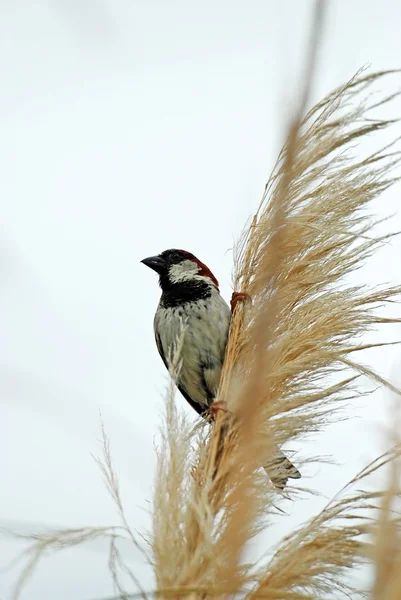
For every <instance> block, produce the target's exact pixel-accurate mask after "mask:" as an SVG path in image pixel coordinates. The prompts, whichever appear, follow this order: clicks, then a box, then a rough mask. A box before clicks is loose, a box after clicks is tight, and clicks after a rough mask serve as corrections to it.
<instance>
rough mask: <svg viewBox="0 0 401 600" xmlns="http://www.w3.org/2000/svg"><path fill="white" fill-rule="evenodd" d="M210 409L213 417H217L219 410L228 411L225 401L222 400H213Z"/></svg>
mask: <svg viewBox="0 0 401 600" xmlns="http://www.w3.org/2000/svg"><path fill="white" fill-rule="evenodd" d="M209 410H210V416H211V418H212V419H215V418H216V415H217V413H218V412H219V411H222V412H228V411H227V409H226V407H225V403H224V402H223V401H222V400H215V401H214V402H212V404H211V405H210V409H209Z"/></svg>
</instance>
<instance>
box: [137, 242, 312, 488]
mask: <svg viewBox="0 0 401 600" xmlns="http://www.w3.org/2000/svg"><path fill="white" fill-rule="evenodd" d="M141 262H142V263H143V264H144V265H146V266H147V267H149V268H150V269H152V270H153V271H156V273H157V274H158V275H159V285H160V287H161V290H162V294H161V298H160V301H159V305H158V307H157V310H156V314H155V317H154V323H153V326H154V334H155V339H156V345H157V349H158V351H159V354H160V356H161V358H162V360H163V362H164V364H165V366H166V368H167V369H169V359H170V356H171V352H172V350H173V348H174V347H175V345H176V344H177V340H178V339H179V337H180V335H183V338H182V345H181V355H180V359H181V368H180V370H179V373H178V375H177V377H176V380H175V384H176V385H177V387H178V389H179V391H180V392H181V394H182V395H183V396H184V398H185V399H186V400H187V402H188V403H189V404H190V405H191V406H192V408H193V409H194V410H195V411H196V412H197V413H198V414H199V415H201V416H202V417H205V418H208V417H210V414H211V409H210V407H211V405H212V404H213V402H214V401H215V398H216V396H217V391H218V388H219V382H220V375H221V370H222V367H223V362H224V355H225V350H226V345H227V340H228V332H229V328H230V320H231V310H230V308H229V306H228V305H227V303H226V302H225V300H224V299H223V298H222V296H221V295H220V291H219V283H218V281H217V279H216V277H215V276H214V275H213V273H212V272H211V271H210V269H209V268H208V267H207V266H206V265H205V264H204V263H203V262H201V261H200V260H199V259H198V258H196V256H194V255H193V254H191V253H190V252H186V251H185V250H177V249H170V250H165V251H164V252H161V254H158V255H156V256H149V257H148V258H144V259H143V260H142V261H141ZM241 295H243V294H237V296H241ZM234 296H235V294H234V295H233V299H234ZM234 304H235V303H234V302H233V300H232V304H231V305H232V307H233V305H234ZM183 328H184V329H183ZM265 470H266V471H267V473H268V475H269V477H270V480H271V481H272V483H273V484H274V485H275V487H276V488H278V489H280V490H283V489H284V487H285V486H286V484H287V480H288V479H289V478H291V479H299V478H300V477H301V474H300V472H299V471H298V470H297V469H296V468H295V467H294V465H293V464H292V463H291V462H290V461H289V460H288V458H287V457H286V456H285V455H284V454H283V453H282V452H281V450H280V449H279V448H278V447H277V449H276V450H275V453H274V456H273V458H272V460H271V462H270V464H269V466H266V467H265Z"/></svg>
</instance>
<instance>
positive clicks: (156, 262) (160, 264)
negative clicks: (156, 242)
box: [141, 255, 166, 275]
mask: <svg viewBox="0 0 401 600" xmlns="http://www.w3.org/2000/svg"><path fill="white" fill-rule="evenodd" d="M141 263H143V264H144V265H146V266H147V267H149V268H150V269H153V270H154V271H156V273H159V275H160V274H161V273H162V272H163V271H164V270H165V268H166V261H165V260H164V258H162V257H161V256H159V255H158V256H149V257H148V258H144V259H143V260H141Z"/></svg>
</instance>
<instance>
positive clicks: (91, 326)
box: [0, 0, 401, 600]
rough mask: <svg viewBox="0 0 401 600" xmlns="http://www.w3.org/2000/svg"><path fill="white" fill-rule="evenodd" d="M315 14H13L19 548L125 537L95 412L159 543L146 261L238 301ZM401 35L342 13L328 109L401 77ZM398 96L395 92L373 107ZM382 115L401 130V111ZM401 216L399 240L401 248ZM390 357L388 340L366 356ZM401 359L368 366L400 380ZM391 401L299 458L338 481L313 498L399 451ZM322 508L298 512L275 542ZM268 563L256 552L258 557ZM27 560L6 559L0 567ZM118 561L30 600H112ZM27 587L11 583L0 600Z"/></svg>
mask: <svg viewBox="0 0 401 600" xmlns="http://www.w3.org/2000/svg"><path fill="white" fill-rule="evenodd" d="M312 7H313V3H312V2H302V3H301V2H299V1H296V0H293V1H281V2H269V1H267V0H252V1H251V2H240V1H238V0H213V1H212V0H204V1H203V2H193V1H184V0H169V1H168V2H166V1H165V0H159V1H157V0H142V1H139V0H103V1H102V0H48V1H47V2H45V1H44V0H38V1H37V2H32V1H31V0H19V1H17V0H15V1H14V2H8V3H2V6H1V8H0V48H1V51H0V72H1V92H0V119H1V128H0V132H1V133H0V165H1V176H0V198H1V207H2V208H1V215H2V218H1V225H0V236H1V237H0V265H1V267H0V268H1V271H0V273H1V277H0V286H1V294H0V305H1V312H0V319H1V326H0V327H1V338H0V440H1V453H0V470H1V471H0V472H1V492H0V521H1V523H0V525H1V526H4V527H8V528H11V529H14V530H16V531H19V532H22V533H24V532H28V531H31V530H32V529H35V528H36V529H39V528H40V527H44V526H55V527H59V526H81V525H108V524H114V523H117V515H116V512H115V509H114V506H113V504H112V501H111V499H110V498H109V496H108V494H107V492H106V490H105V488H104V486H103V483H102V480H101V476H100V473H99V471H98V469H97V467H96V465H95V463H94V461H93V458H92V457H91V453H95V454H97V453H99V444H98V438H99V410H101V412H102V414H103V418H104V421H105V426H106V429H107V432H108V434H109V436H110V438H111V443H112V452H113V457H114V463H115V466H116V468H117V471H118V473H119V476H120V480H121V486H122V493H123V497H124V499H125V504H126V510H127V514H128V516H129V518H130V521H131V523H132V524H133V527H134V528H137V529H139V530H140V531H146V529H148V528H149V526H150V520H149V502H150V500H151V497H152V490H151V487H152V480H153V472H154V465H155V455H154V449H153V441H154V437H155V435H156V433H157V427H158V425H159V423H160V413H161V411H162V407H163V390H164V387H165V383H166V377H165V372H164V367H163V365H162V362H161V360H160V358H159V357H158V355H157V351H156V348H155V345H154V340H153V331H152V320H153V313H154V310H155V308H156V305H157V302H158V297H159V290H158V287H157V278H156V276H155V275H154V274H153V273H152V272H151V271H150V270H148V269H146V268H145V267H144V266H143V265H141V264H140V260H141V259H142V258H144V257H145V256H148V255H150V254H156V253H158V252H160V251H162V250H164V249H166V248H169V247H178V248H185V249H187V250H190V251H192V252H193V253H195V254H196V255H198V256H199V258H200V259H201V260H203V261H204V262H206V263H207V264H208V265H209V266H210V268H211V269H212V271H213V272H214V273H215V274H216V276H217V278H218V279H219V280H220V283H221V289H222V292H223V295H224V296H225V297H226V298H227V299H228V298H229V296H230V294H231V288H230V282H231V265H232V254H231V252H230V248H231V247H232V245H233V240H234V239H235V238H236V237H237V236H238V234H239V233H240V231H241V229H242V226H243V224H244V223H245V220H246V219H247V217H248V216H249V215H250V214H251V213H252V212H253V211H254V210H255V207H256V205H257V203H258V201H259V198H260V196H261V193H262V191H263V187H264V183H265V182H266V180H267V177H268V174H269V172H270V169H271V168H272V165H273V161H274V159H275V157H276V155H277V152H278V150H279V148H280V146H281V143H282V140H283V136H284V132H285V124H286V123H287V119H288V116H289V115H290V113H291V110H292V109H293V108H295V107H296V105H297V102H298V99H299V85H298V80H299V78H300V73H301V71H300V69H301V66H302V63H303V57H304V49H305V44H306V42H307V39H308V32H309V27H310V22H311V10H312ZM400 23H401V3H400V2H398V1H397V0H394V1H390V0H387V1H384V0H382V1H381V2H380V3H379V2H376V1H375V0H369V1H367V0H354V1H353V2H348V1H346V0H342V1H338V2H334V3H332V4H331V5H329V10H328V13H327V15H326V27H325V39H324V43H323V45H322V47H321V53H320V60H319V65H318V72H317V77H316V80H315V86H314V93H313V99H315V100H317V99H319V98H320V97H321V96H322V95H324V94H326V93H327V92H329V91H330V90H331V89H332V88H333V87H335V86H337V85H339V84H341V83H344V82H345V81H346V80H347V79H349V78H350V77H351V76H352V75H353V74H354V73H355V72H356V71H357V70H358V69H359V68H360V67H362V66H364V65H368V64H370V65H371V68H372V70H380V69H388V68H397V67H399V66H400V63H399V58H400V56H401V41H400V37H399V28H400ZM400 82H401V78H400V77H398V78H389V79H388V80H387V79H386V80H385V81H383V83H382V84H381V87H380V88H379V89H381V90H382V91H383V92H386V91H387V92H389V91H394V90H395V89H398V88H399V87H401V86H400ZM381 114H382V115H383V116H385V117H386V116H394V115H400V114H401V102H399V101H397V102H396V103H395V104H394V105H393V106H392V107H391V108H390V107H384V108H383V111H382V113H381ZM396 132H398V133H399V130H394V134H395V133H396ZM374 143H375V144H377V142H374ZM375 147H376V146H375ZM400 191H401V187H400V186H399V185H398V186H396V187H394V188H393V189H392V190H391V191H389V192H388V193H387V194H385V195H384V196H383V197H382V198H380V200H378V201H377V202H376V203H375V206H374V208H375V211H376V213H377V215H378V216H383V215H385V214H388V213H389V212H396V211H397V210H398V208H399V198H400ZM400 215H401V213H398V215H397V216H396V217H394V219H393V221H392V223H391V228H392V229H397V228H398V229H401V216H400ZM389 227H390V226H389ZM400 251H401V246H400V242H398V241H393V242H392V243H391V244H390V245H388V246H387V247H386V248H385V249H384V251H382V252H381V253H380V254H379V255H378V256H377V257H376V258H375V259H374V260H373V261H371V264H370V265H369V266H368V267H366V268H365V269H364V270H363V271H362V273H359V274H358V281H364V282H367V283H370V284H375V283H380V282H389V283H391V282H393V283H399V281H400V264H401V263H400ZM394 310H396V309H393V312H392V313H391V314H397V310H396V312H395V313H394ZM398 312H399V311H398ZM387 314H390V313H387ZM400 333H401V332H400V330H398V337H400V336H399V334H400ZM395 337H397V331H396V329H395V328H394V327H391V326H390V328H387V331H386V330H384V331H380V332H379V333H378V334H377V335H376V336H374V338H373V339H376V340H377V339H379V338H380V339H390V338H392V339H394V338H395ZM398 352H399V351H398V350H397V347H393V348H390V349H389V348H387V349H386V348H384V349H381V350H378V351H370V353H369V354H368V355H365V356H364V357H362V358H363V360H364V362H365V363H368V364H369V363H371V364H374V365H375V367H376V368H377V369H378V370H379V372H380V373H381V374H382V375H384V376H387V377H390V378H392V380H393V381H396V380H397V371H398V369H399V366H400V361H399V354H398ZM387 397H388V396H387V394H386V393H384V392H383V391H382V390H378V391H377V392H376V393H374V394H373V395H371V396H369V397H368V398H366V399H363V400H361V401H360V402H357V403H354V407H353V409H351V408H350V415H351V414H352V415H353V416H354V417H355V416H357V417H359V418H354V419H352V420H350V421H348V422H346V423H341V424H336V425H333V426H331V427H330V429H329V430H328V431H327V432H325V433H323V434H320V435H318V436H315V438H314V441H313V442H312V443H309V444H308V447H307V448H304V449H303V453H304V455H314V454H326V455H327V454H332V455H334V456H335V459H336V460H337V462H338V463H339V464H338V465H337V466H320V467H313V468H312V467H311V468H310V469H309V474H308V473H306V476H308V475H310V476H311V478H310V479H308V477H306V483H307V485H310V486H313V487H315V488H316V489H318V490H319V491H320V492H322V493H323V494H324V495H325V496H327V497H330V496H331V495H332V494H333V493H334V492H336V491H337V490H338V489H339V488H340V487H341V486H342V485H343V484H344V483H345V482H346V481H347V480H348V479H350V478H351V477H352V476H353V475H354V474H355V472H356V471H357V470H358V469H359V468H360V467H362V466H363V465H364V464H365V463H366V462H367V461H368V460H369V459H370V458H373V457H374V456H375V453H376V452H378V451H379V450H380V449H382V448H383V447H384V442H383V439H382V434H383V429H382V427H381V426H380V425H379V423H383V421H384V419H385V415H386V401H387V400H386V399H387ZM177 402H179V404H180V406H181V407H182V409H183V410H188V409H187V408H186V405H185V401H184V400H183V399H182V398H181V397H180V396H178V397H177ZM323 503H324V500H323V499H313V500H311V499H309V500H306V499H305V500H300V501H299V502H298V503H297V504H296V505H292V504H290V503H289V504H288V506H287V507H286V509H287V510H288V512H289V513H290V515H291V516H290V517H288V520H287V521H285V520H284V521H281V523H280V527H281V528H282V529H280V531H282V532H284V531H286V530H288V528H289V527H292V526H294V524H295V523H298V522H301V521H302V520H303V519H305V518H306V517H307V516H308V515H310V514H312V513H313V511H315V510H316V509H317V507H319V506H321V505H322V504H323ZM268 546H269V540H268V539H266V540H264V543H263V541H262V544H261V549H266V548H267V547H268ZM22 548H23V546H21V545H16V544H15V543H14V542H11V541H9V540H7V539H6V540H5V541H3V542H2V543H1V544H0V552H1V566H2V567H5V566H6V564H7V563H8V562H9V561H10V560H11V559H12V558H13V557H14V556H15V554H16V553H18V551H19V550H21V549H22ZM106 550H107V548H106V546H105V545H103V544H102V543H101V542H97V543H92V544H89V545H88V546H85V547H83V548H76V549H73V550H70V551H67V552H64V553H61V554H58V555H57V556H55V557H52V558H49V559H46V560H45V561H44V562H43V563H42V564H41V566H40V568H39V569H38V571H37V572H36V574H35V576H34V578H33V579H32V581H31V583H30V585H29V587H28V588H27V589H26V591H25V592H24V594H23V598H27V599H34V600H36V599H38V600H39V599H42V600H48V599H52V598H55V597H57V598H58V600H70V599H71V598H74V599H76V600H90V599H94V598H101V597H104V596H107V595H110V594H111V593H112V591H113V590H112V585H111V582H110V576H109V573H108V569H107V552H106ZM126 557H127V559H128V560H129V561H130V563H131V566H132V568H133V570H134V571H135V573H136V574H137V576H138V577H139V578H140V579H141V581H142V582H143V586H144V587H145V589H150V588H151V587H152V583H153V580H152V576H151V572H150V570H149V568H147V567H146V566H145V565H144V564H143V561H142V558H141V557H140V556H139V555H138V554H137V553H135V552H134V551H132V550H131V549H130V548H129V547H127V548H126ZM17 571H18V569H14V570H12V571H9V570H6V571H2V572H0V598H1V599H2V600H3V599H5V598H8V597H9V593H10V586H11V583H12V581H14V580H15V576H16V574H17Z"/></svg>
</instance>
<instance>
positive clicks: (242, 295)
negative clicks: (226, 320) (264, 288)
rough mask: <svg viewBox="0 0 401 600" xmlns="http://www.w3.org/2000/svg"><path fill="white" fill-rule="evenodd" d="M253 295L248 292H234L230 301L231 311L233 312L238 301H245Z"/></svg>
mask: <svg viewBox="0 0 401 600" xmlns="http://www.w3.org/2000/svg"><path fill="white" fill-rule="evenodd" d="M250 299H251V297H250V295H249V294H247V293H246V292H233V294H232V296H231V301H230V305H231V312H232V313H233V312H234V310H235V308H236V306H237V303H238V302H239V301H241V302H245V301H246V300H250Z"/></svg>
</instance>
